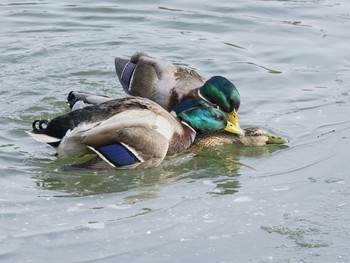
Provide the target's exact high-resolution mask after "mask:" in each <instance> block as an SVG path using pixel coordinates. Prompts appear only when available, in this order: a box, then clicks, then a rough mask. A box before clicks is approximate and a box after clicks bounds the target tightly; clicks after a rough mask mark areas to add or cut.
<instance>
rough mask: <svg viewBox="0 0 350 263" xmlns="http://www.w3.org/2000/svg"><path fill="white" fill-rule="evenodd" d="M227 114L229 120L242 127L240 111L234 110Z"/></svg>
mask: <svg viewBox="0 0 350 263" xmlns="http://www.w3.org/2000/svg"><path fill="white" fill-rule="evenodd" d="M226 116H227V118H228V120H229V122H231V123H232V124H233V125H235V126H236V127H238V128H240V127H241V126H240V125H239V123H238V112H237V111H236V110H233V111H232V112H230V113H226Z"/></svg>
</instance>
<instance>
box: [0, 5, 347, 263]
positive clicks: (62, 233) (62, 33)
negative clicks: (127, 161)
mask: <svg viewBox="0 0 350 263" xmlns="http://www.w3.org/2000/svg"><path fill="white" fill-rule="evenodd" d="M0 15H1V28H0V33H1V38H0V50H1V52H0V61H1V71H0V72H1V73H0V74H1V87H0V100H1V115H0V123H1V131H0V156H1V159H0V185H1V186H0V261H1V262H181V263H182V262H350V254H349V245H350V236H349V234H350V228H349V225H350V210H349V209H350V203H349V202H350V200H349V197H350V187H349V183H350V180H349V178H348V177H349V168H350V163H349V153H348V151H349V150H350V138H349V137H350V117H349V112H350V96H349V94H350V88H349V81H350V62H349V59H350V51H349V43H350V33H349V32H350V31H349V28H350V4H349V2H348V1H346V0H338V1H331V0H303V1H299V0H294V1H288V0H285V1H274V0H270V1H262V0H248V1H243V0H238V1H231V3H229V1H223V0H219V1H206V0H204V1H197V2H194V1H191V3H190V2H189V1H182V0H180V1H166V2H165V1H159V0H152V1H128V2H126V1H125V3H122V1H112V0H105V1H91V0H88V1H81V0H80V1H68V0H63V1H49V0H30V1H20V0H19V1H12V0H3V1H2V2H1V4H0ZM135 51H145V52H147V53H149V54H150V55H153V56H158V57H164V58H166V59H168V60H171V61H172V62H174V63H176V64H177V65H180V66H184V67H190V68H193V69H195V70H197V71H198V72H199V73H200V74H202V75H203V76H205V77H210V76H212V75H223V76H225V77H227V78H229V79H230V80H231V81H232V82H233V83H235V85H236V86H237V88H238V89H239V91H240V94H241V99H242V104H241V107H240V122H241V124H242V126H244V127H248V126H260V127H264V128H266V129H269V130H271V131H274V132H275V133H277V134H278V135H281V136H284V137H286V138H288V139H289V143H288V147H281V146H271V145H270V146H268V147H242V146H241V147H238V146H223V147H217V148H214V149H209V150H207V151H205V152H204V154H203V156H193V155H192V154H190V153H185V154H183V155H179V156H176V157H173V158H168V159H166V160H165V161H164V162H163V164H162V165H161V166H160V167H158V168H155V169H151V170H143V171H103V172H64V171H62V170H61V169H60V167H62V166H63V165H64V164H67V162H69V161H71V160H67V159H58V158H56V157H55V156H54V150H53V149H52V148H50V147H49V146H47V145H44V144H41V143H39V142H36V141H34V140H33V139H31V138H30V137H29V136H28V135H27V134H26V133H25V131H26V130H29V129H30V128H31V123H32V122H33V121H34V120H36V119H40V118H44V119H50V118H53V117H55V116H57V115H60V114H63V113H65V112H68V107H67V105H66V103H65V99H66V95H67V93H68V92H69V91H71V90H80V91H87V92H91V93H99V94H105V95H108V96H115V97H122V96H125V94H124V92H123V90H122V88H121V86H120V84H119V82H118V79H117V77H116V75H115V72H114V64H113V59H114V57H115V56H124V57H128V56H130V55H132V54H133V53H134V52H135ZM230 159H233V160H236V161H240V162H242V163H244V164H247V165H249V166H251V167H254V168H255V169H256V171H254V170H252V169H250V168H248V167H246V166H239V165H237V164H235V163H233V162H231V161H230Z"/></svg>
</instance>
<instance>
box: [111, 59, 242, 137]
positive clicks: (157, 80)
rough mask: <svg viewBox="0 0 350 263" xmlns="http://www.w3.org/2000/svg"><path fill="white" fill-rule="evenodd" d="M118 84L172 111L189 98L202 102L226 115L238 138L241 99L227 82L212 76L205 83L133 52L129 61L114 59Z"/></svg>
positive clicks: (187, 71)
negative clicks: (208, 103) (198, 99)
mask: <svg viewBox="0 0 350 263" xmlns="http://www.w3.org/2000/svg"><path fill="white" fill-rule="evenodd" d="M115 68H116V73H117V75H118V78H119V81H120V83H121V84H122V86H123V88H124V90H125V92H126V93H128V94H130V95H133V96H140V97H144V98H148V99H151V100H153V101H154V102H156V103H158V104H159V105H160V106H162V107H163V108H164V109H166V110H167V111H171V110H172V109H173V108H174V107H175V106H176V105H178V104H179V103H181V102H183V101H185V100H187V99H190V98H202V99H204V100H206V101H208V102H210V103H211V104H212V105H213V106H215V107H218V108H219V109H220V110H222V111H223V112H225V113H226V114H228V118H229V120H230V122H231V123H233V124H234V125H235V126H236V130H237V133H238V134H243V131H242V129H240V126H239V123H238V113H237V111H238V108H239V106H240V95H239V92H238V90H237V89H236V87H235V86H234V85H233V84H232V83H231V82H230V81H229V80H227V79H226V78H224V77H221V76H214V77H212V78H210V79H208V80H206V79H205V78H203V77H202V76H200V75H199V74H198V73H197V72H196V71H194V70H190V69H184V68H181V67H177V66H175V65H174V64H172V63H171V62H169V61H167V60H165V59H162V58H155V57H151V56H148V55H147V54H145V53H143V52H136V53H135V54H134V55H133V56H131V58H130V60H126V59H123V58H119V57H117V58H115Z"/></svg>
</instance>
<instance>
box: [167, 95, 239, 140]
mask: <svg viewBox="0 0 350 263" xmlns="http://www.w3.org/2000/svg"><path fill="white" fill-rule="evenodd" d="M173 111H174V112H175V113H176V116H177V117H178V118H179V119H180V120H182V121H183V122H185V123H187V124H188V125H190V126H191V127H192V128H194V129H195V130H196V131H197V132H199V133H209V132H214V131H219V130H226V131H228V132H231V133H236V134H239V135H242V133H241V129H240V128H239V129H237V127H236V126H235V125H234V124H232V123H231V122H229V121H228V119H227V117H226V116H225V114H224V113H223V112H221V111H219V110H217V109H215V108H214V107H212V105H211V104H209V103H208V102H206V101H204V100H202V99H189V100H185V101H184V102H182V103H180V104H178V105H176V106H175V107H174V109H173Z"/></svg>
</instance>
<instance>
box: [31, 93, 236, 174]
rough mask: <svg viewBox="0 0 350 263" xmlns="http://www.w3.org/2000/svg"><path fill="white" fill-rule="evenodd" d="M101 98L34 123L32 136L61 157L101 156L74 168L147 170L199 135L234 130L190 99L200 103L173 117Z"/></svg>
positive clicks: (141, 103)
mask: <svg viewBox="0 0 350 263" xmlns="http://www.w3.org/2000/svg"><path fill="white" fill-rule="evenodd" d="M73 94H74V93H70V95H69V96H68V97H69V100H70V105H71V106H72V107H73V108H74V105H75V104H76V103H77V102H78V100H76V102H75V103H73V100H72V99H73V97H75V96H73ZM98 97H99V96H97V97H94V98H95V99H96V98H98ZM99 98H100V99H102V100H104V101H103V102H102V103H98V104H96V105H92V106H89V107H82V108H80V109H76V110H73V111H72V112H70V113H67V114H64V115H61V116H58V117H56V118H54V119H52V120H51V121H47V120H36V121H34V122H33V124H32V128H33V129H32V130H31V131H29V132H28V133H29V134H30V135H31V136H32V137H33V138H35V139H37V140H38V141H41V142H45V143H48V144H49V145H51V146H53V147H54V148H55V149H56V151H57V154H58V155H60V156H72V157H80V156H83V155H85V154H88V153H95V154H96V155H97V156H96V157H94V158H92V159H91V160H89V161H88V162H86V163H84V164H81V165H75V166H71V169H73V168H74V167H75V168H77V169H80V168H88V169H89V168H91V169H107V168H116V169H145V168H152V167H156V166H158V165H159V164H160V163H161V162H162V160H163V159H164V158H165V156H166V155H167V154H168V155H169V154H175V153H178V152H180V151H182V150H184V149H187V148H189V147H190V146H191V145H192V143H193V141H194V140H195V136H196V134H197V133H208V132H214V131H219V130H221V129H223V130H224V129H225V130H226V131H229V132H233V130H232V127H233V125H232V124H231V123H229V122H228V120H227V118H226V116H225V115H224V114H223V113H222V112H221V111H219V110H216V109H215V108H213V107H212V106H211V105H210V104H205V103H206V102H204V104H203V101H202V100H198V99H192V100H197V101H200V103H198V104H197V103H196V102H194V103H189V104H187V106H185V107H184V108H182V110H181V111H179V112H178V114H177V118H174V117H173V116H172V115H171V114H170V113H169V112H167V111H166V110H164V109H163V108H162V107H161V106H159V105H158V104H156V103H155V102H153V101H151V100H149V99H146V98H141V97H127V98H123V99H108V98H106V97H99ZM75 99H76V98H75ZM90 99H91V97H90ZM90 102H91V101H90ZM94 102H95V103H96V100H94ZM99 102H101V101H100V100H99ZM81 105H82V104H81ZM85 106H86V105H85Z"/></svg>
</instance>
